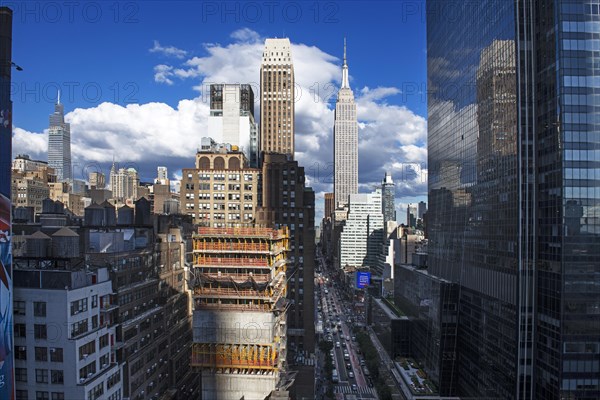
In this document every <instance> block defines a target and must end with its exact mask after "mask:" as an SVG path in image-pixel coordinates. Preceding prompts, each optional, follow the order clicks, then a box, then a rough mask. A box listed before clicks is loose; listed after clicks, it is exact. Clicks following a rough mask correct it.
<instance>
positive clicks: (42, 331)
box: [33, 324, 48, 339]
mask: <svg viewBox="0 0 600 400" xmlns="http://www.w3.org/2000/svg"><path fill="white" fill-rule="evenodd" d="M33 328H34V337H35V338H36V339H47V338H48V332H47V330H46V325H45V324H35V325H34V327H33Z"/></svg>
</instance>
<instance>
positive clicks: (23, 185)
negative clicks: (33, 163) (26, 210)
mask: <svg viewBox="0 0 600 400" xmlns="http://www.w3.org/2000/svg"><path fill="white" fill-rule="evenodd" d="M49 196H50V189H49V188H48V181H47V180H46V179H43V178H42V177H40V176H39V175H38V174H36V173H35V172H33V171H29V172H18V171H13V173H12V187H11V197H12V203H13V204H14V206H15V207H32V208H33V212H34V213H35V214H39V213H41V212H42V201H43V200H44V199H47V198H48V197H49Z"/></svg>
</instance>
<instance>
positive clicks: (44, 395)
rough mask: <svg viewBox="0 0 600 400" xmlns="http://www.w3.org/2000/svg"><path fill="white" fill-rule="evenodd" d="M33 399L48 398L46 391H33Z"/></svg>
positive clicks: (41, 399) (46, 399)
mask: <svg viewBox="0 0 600 400" xmlns="http://www.w3.org/2000/svg"><path fill="white" fill-rule="evenodd" d="M35 400H49V397H48V392H35Z"/></svg>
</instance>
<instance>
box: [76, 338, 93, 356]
mask: <svg viewBox="0 0 600 400" xmlns="http://www.w3.org/2000/svg"><path fill="white" fill-rule="evenodd" d="M95 352H96V341H95V340H92V341H91V342H88V343H86V344H84V345H83V346H81V347H79V359H80V360H83V359H84V358H86V357H87V356H89V355H90V354H94V353H95Z"/></svg>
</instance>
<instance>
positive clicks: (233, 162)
mask: <svg viewBox="0 0 600 400" xmlns="http://www.w3.org/2000/svg"><path fill="white" fill-rule="evenodd" d="M202 143H203V145H202V146H201V149H200V151H199V152H198V153H197V154H196V168H189V169H188V168H184V169H183V170H182V179H181V212H182V213H184V214H187V215H190V216H191V217H192V218H193V220H194V223H196V224H199V225H201V226H212V227H233V226H250V225H252V224H253V223H254V220H255V218H256V217H255V212H256V207H257V204H258V193H259V192H258V186H259V179H260V170H259V169H256V168H250V167H249V166H248V159H247V158H246V156H245V155H244V153H242V152H241V151H239V150H232V146H228V145H217V144H216V143H214V142H213V141H212V140H210V139H209V138H203V139H202Z"/></svg>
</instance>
